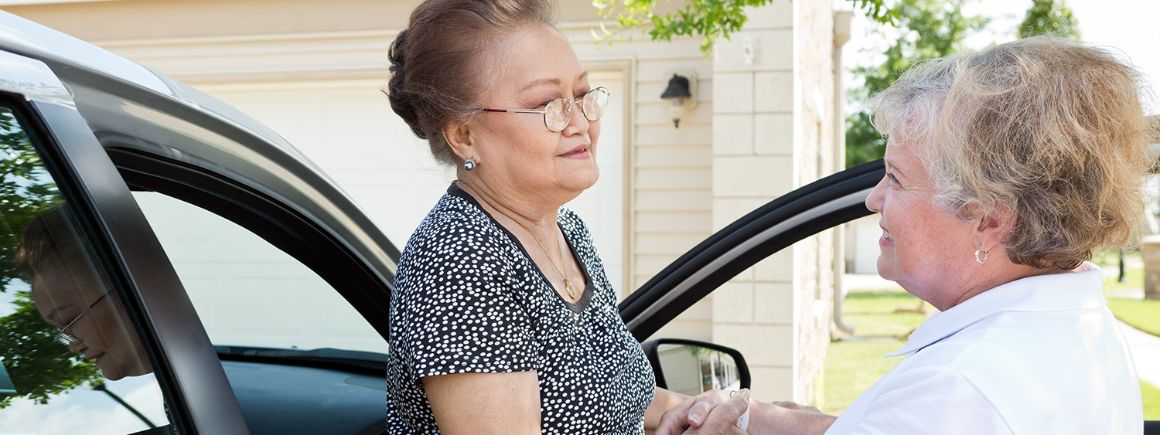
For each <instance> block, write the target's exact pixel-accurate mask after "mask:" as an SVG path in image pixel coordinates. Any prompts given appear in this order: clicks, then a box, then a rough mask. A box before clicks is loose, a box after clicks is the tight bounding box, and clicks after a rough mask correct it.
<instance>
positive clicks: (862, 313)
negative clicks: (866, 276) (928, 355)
mask: <svg viewBox="0 0 1160 435" xmlns="http://www.w3.org/2000/svg"><path fill="white" fill-rule="evenodd" d="M920 306H922V305H921V304H920V303H919V300H918V298H916V297H914V296H912V295H910V294H909V293H906V292H905V291H903V290H902V289H898V288H894V289H874V290H859V291H853V292H851V293H850V294H848V295H847V296H846V303H845V304H843V305H842V307H843V311H842V312H843V317H844V318H845V320H846V323H848V324H849V325H850V326H852V327H853V328H854V332H855V333H856V334H857V335H858V336H857V337H854V338H852V339H850V340H843V341H836V342H833V343H830V349H829V351H828V354H827V356H826V368H825V371H826V374H825V379H826V381H825V387H824V388H825V403H823V406H822V410H823V411H825V412H827V413H830V414H840V413H841V412H842V411H845V410H846V408H848V407H849V406H850V404H851V403H853V402H854V399H857V398H858V396H860V395H862V393H863V392H864V391H866V389H867V388H870V385H872V384H874V382H875V381H877V380H878V379H879V378H881V377H882V376H883V375H885V374H886V372H889V371H890V369H892V368H894V366H895V365H896V364H898V362H899V361H901V358H884V357H883V356H882V355H885V354H887V353H890V352H893V351H896V350H898V348H900V347H902V344H903V343H905V338H906V336H907V335H909V334H910V332H911V331H913V330H914V328H915V327H917V326H918V325H919V324H920V323H922V321H923V320H925V319H926V317H927V316H928V314H923V313H918V312H915V311H916V308H918V307H920ZM924 308H925V309H926V310H927V312H928V313H929V312H932V311H933V310H932V309H931V308H930V307H929V306H927V307H924Z"/></svg>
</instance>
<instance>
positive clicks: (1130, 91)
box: [873, 37, 1152, 269]
mask: <svg viewBox="0 0 1160 435" xmlns="http://www.w3.org/2000/svg"><path fill="white" fill-rule="evenodd" d="M1142 89H1143V86H1142V80H1141V77H1140V75H1139V74H1138V73H1137V72H1136V71H1135V70H1134V69H1133V68H1132V67H1131V66H1129V65H1127V64H1126V63H1125V62H1124V61H1121V60H1120V59H1117V58H1116V56H1114V55H1113V54H1112V53H1110V52H1109V51H1107V50H1104V49H1100V48H1095V47H1090V46H1085V45H1083V44H1081V43H1077V42H1073V41H1068V40H1064V39H1058V38H1050V37H1036V38H1027V39H1023V40H1019V41H1015V42H1011V43H1006V44H1002V45H998V46H995V47H992V48H988V49H986V50H982V51H979V52H976V53H968V54H962V55H956V56H950V57H946V58H941V59H936V60H932V61H929V62H926V63H923V64H921V65H918V66H916V67H914V68H912V69H911V70H909V71H907V72H906V73H905V74H903V75H902V77H901V78H899V79H898V81H897V82H895V83H894V84H893V85H892V86H891V87H890V88H888V89H886V90H884V91H882V92H881V93H879V94H878V95H877V96H876V98H875V101H874V103H873V120H874V124H875V126H876V127H877V128H878V130H879V131H881V132H883V133H884V134H885V135H887V136H899V137H901V138H905V139H907V140H909V141H915V142H918V143H923V144H925V145H927V146H925V147H922V148H923V149H925V150H924V151H923V152H921V154H920V155H921V157H922V160H923V162H924V163H925V164H926V168H927V171H929V172H930V175H931V178H932V179H933V180H934V187H935V191H936V194H935V198H936V201H937V203H938V205H939V206H940V207H942V208H943V209H944V210H946V211H947V212H949V213H951V214H954V215H956V216H958V217H960V218H962V219H971V218H977V217H978V216H980V215H983V214H988V213H991V212H994V211H996V210H999V209H1005V210H1009V211H1012V212H1014V215H1015V216H1016V222H1015V225H1014V228H1013V229H1012V231H1011V234H1010V235H1009V236H1008V237H1007V239H1006V240H1005V242H1004V246H1005V248H1006V249H1007V255H1008V257H1009V258H1010V259H1011V261H1013V262H1014V263H1016V264H1027V265H1031V266H1034V267H1038V268H1057V269H1071V268H1074V267H1076V266H1077V265H1079V263H1080V262H1082V261H1083V260H1086V259H1088V258H1090V257H1091V253H1092V251H1093V250H1096V249H1103V248H1109V247H1115V246H1122V245H1123V244H1126V243H1128V242H1129V241H1130V240H1131V237H1132V232H1133V229H1134V228H1135V225H1136V222H1137V221H1138V220H1139V218H1140V216H1141V215H1142V213H1143V195H1142V183H1143V176H1144V174H1145V173H1146V171H1147V170H1148V168H1149V166H1151V162H1152V159H1151V158H1150V157H1149V153H1148V150H1147V140H1148V136H1149V128H1148V125H1147V121H1146V118H1145V116H1144V111H1143V105H1142V104H1141V103H1142V101H1141V96H1142V95H1143V93H1142V91H1141V90H1142Z"/></svg>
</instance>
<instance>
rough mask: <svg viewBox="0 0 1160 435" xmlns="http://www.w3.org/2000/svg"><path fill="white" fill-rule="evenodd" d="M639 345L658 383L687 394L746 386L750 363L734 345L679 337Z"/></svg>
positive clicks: (665, 387) (670, 389) (662, 386)
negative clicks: (732, 346) (733, 347)
mask: <svg viewBox="0 0 1160 435" xmlns="http://www.w3.org/2000/svg"><path fill="white" fill-rule="evenodd" d="M641 347H642V348H644V354H645V356H646V357H648V362H649V364H651V365H652V367H653V372H655V373H656V378H657V386H658V387H661V388H664V389H667V390H669V391H674V392H677V393H681V394H686V395H690V396H695V395H698V394H701V393H703V392H705V391H710V390H720V389H726V390H736V389H740V388H749V382H750V378H749V366H748V365H746V364H745V357H743V356H741V352H738V351H737V350H736V349H732V348H728V347H725V346H721V345H717V344H713V343H705V342H702V341H696V340H683V339H678V338H661V339H657V340H651V341H646V342H644V343H641Z"/></svg>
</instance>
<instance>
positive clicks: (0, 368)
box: [0, 360, 16, 397]
mask: <svg viewBox="0 0 1160 435" xmlns="http://www.w3.org/2000/svg"><path fill="white" fill-rule="evenodd" d="M15 395H16V386H15V385H13V384H12V378H11V377H9V376H8V370H6V369H5V368H4V361H3V360H0V397H8V396H15Z"/></svg>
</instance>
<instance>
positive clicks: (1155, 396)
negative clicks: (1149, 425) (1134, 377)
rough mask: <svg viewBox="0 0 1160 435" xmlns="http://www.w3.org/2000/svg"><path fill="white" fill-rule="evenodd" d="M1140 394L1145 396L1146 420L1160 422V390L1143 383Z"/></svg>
mask: <svg viewBox="0 0 1160 435" xmlns="http://www.w3.org/2000/svg"><path fill="white" fill-rule="evenodd" d="M1140 394H1141V395H1143V396H1144V419H1145V420H1160V388H1156V387H1155V386H1154V385H1152V384H1149V383H1147V382H1141V383H1140Z"/></svg>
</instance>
